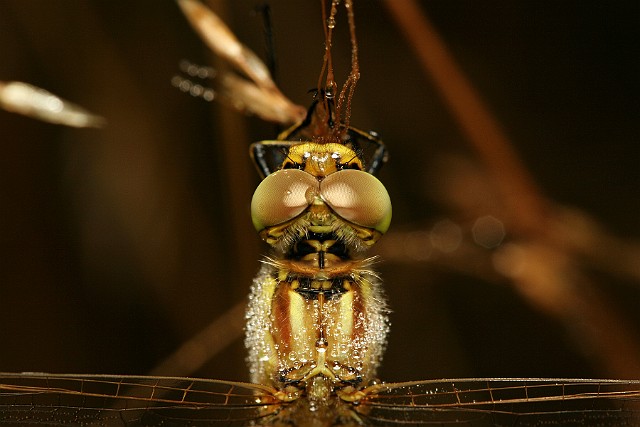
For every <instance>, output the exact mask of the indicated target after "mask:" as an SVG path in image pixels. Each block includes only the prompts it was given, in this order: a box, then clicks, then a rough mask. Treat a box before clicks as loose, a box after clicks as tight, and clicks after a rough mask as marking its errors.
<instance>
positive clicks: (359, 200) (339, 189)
mask: <svg viewBox="0 0 640 427" xmlns="http://www.w3.org/2000/svg"><path fill="white" fill-rule="evenodd" d="M320 195H321V197H322V200H324V201H325V203H326V204H327V205H329V206H330V207H331V209H333V211H334V212H335V213H337V214H338V215H340V217H342V218H344V219H346V220H347V221H350V222H353V223H354V224H357V225H361V226H363V227H367V228H373V229H375V230H378V231H379V232H381V233H384V232H386V231H387V229H388V228H389V224H390V223H391V199H390V198H389V193H387V189H386V188H384V185H382V183H381V182H380V181H378V179H377V178H376V177H375V176H373V175H371V174H369V173H367V172H364V171H360V170H353V169H345V170H341V171H338V172H334V173H332V174H331V175H328V176H327V177H326V178H325V179H324V180H322V182H321V183H320Z"/></svg>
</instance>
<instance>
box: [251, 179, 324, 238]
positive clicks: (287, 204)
mask: <svg viewBox="0 0 640 427" xmlns="http://www.w3.org/2000/svg"><path fill="white" fill-rule="evenodd" d="M317 188H318V180H317V179H316V178H315V177H314V176H313V175H311V174H309V173H307V172H304V171H301V170H298V169H283V170H279V171H276V172H274V173H272V174H270V175H268V176H267V177H266V178H265V179H263V180H262V182H261V183H260V185H258V188H256V191H255V192H254V193H253V198H252V199H251V220H252V221H253V226H254V227H255V228H256V230H258V231H261V230H263V229H265V228H267V227H271V226H273V225H277V224H281V223H283V222H286V221H289V220H291V219H293V218H295V217H297V216H298V215H300V214H301V213H302V212H304V210H305V209H306V208H307V207H308V206H309V205H310V204H311V202H313V197H314V196H315V194H316V193H317Z"/></svg>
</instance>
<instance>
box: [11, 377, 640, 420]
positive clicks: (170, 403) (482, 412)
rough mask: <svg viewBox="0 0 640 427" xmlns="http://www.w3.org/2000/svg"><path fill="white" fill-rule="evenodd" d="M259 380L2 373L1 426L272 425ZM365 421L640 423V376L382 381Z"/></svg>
mask: <svg viewBox="0 0 640 427" xmlns="http://www.w3.org/2000/svg"><path fill="white" fill-rule="evenodd" d="M274 391H275V390H273V389H271V388H269V387H264V386H259V385H255V384H245V383H238V382H229V381H219V380H203V379H190V378H171V377H131V376H108V375H52V374H0V425H49V426H60V425H65V424H82V425H94V424H97V425H107V426H119V425H187V424H189V425H237V426H243V425H254V426H255V425H269V423H270V422H271V421H273V420H274V419H277V417H275V418H274V417H272V415H274V414H277V413H278V412H279V411H280V410H281V409H282V407H283V406H285V405H286V404H284V403H282V402H280V401H279V400H278V399H276V398H275V397H274V396H273V392H274ZM366 393H367V394H366V396H365V397H364V398H363V399H362V400H361V401H360V402H359V403H358V404H354V405H353V406H352V410H353V411H354V413H355V414H356V415H355V416H354V422H355V420H358V419H359V420H360V421H362V423H364V424H365V425H383V426H384V425H389V426H394V425H456V426H457V425H465V426H484V425H508V426H512V425H518V426H529V425H545V426H548V425H553V426H560V425H563V426H564V425H587V426H589V425H592V426H595V425H598V426H621V425H638V423H639V422H640V381H624V380H566V379H462V380H434V381H419V382H410V383H390V384H380V385H375V386H372V387H369V388H368V389H366Z"/></svg>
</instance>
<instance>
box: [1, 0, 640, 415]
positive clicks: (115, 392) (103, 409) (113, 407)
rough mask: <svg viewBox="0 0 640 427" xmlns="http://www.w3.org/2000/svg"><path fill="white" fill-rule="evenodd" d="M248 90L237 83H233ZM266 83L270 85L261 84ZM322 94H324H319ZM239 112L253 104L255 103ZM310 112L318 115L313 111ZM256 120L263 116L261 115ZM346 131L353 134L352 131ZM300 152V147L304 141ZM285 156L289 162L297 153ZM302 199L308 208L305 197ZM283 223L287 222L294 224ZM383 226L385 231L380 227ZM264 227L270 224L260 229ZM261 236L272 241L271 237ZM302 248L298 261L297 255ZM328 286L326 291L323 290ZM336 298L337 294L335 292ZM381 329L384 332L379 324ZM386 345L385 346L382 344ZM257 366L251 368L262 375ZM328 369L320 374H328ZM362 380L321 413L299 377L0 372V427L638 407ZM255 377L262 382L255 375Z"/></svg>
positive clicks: (494, 389)
mask: <svg viewBox="0 0 640 427" xmlns="http://www.w3.org/2000/svg"><path fill="white" fill-rule="evenodd" d="M187 3H190V4H191V5H193V4H194V3H192V2H187ZM198 10H200V9H198ZM200 13H201V12H200ZM253 82H254V83H256V85H255V86H256V87H257V88H258V89H262V87H261V85H260V84H258V82H263V80H260V77H254V79H253ZM244 83H245V82H242V83H237V85H238V86H239V85H242V84H244ZM266 86H267V87H268V86H269V85H268V84H266ZM233 87H235V86H233ZM254 89H255V87H254ZM318 92H319V93H321V91H318ZM273 94H275V95H273ZM262 95H270V96H271V95H272V96H275V97H278V96H279V95H277V92H275V91H272V90H271V89H269V90H265V91H264V93H262ZM325 97H326V94H325ZM247 99H250V98H247ZM245 105H247V106H249V107H250V106H253V104H251V103H246V104H245ZM289 107H291V106H290V105H287V107H286V108H289ZM319 107H322V103H321V102H320V103H319V104H316V106H315V107H314V108H319ZM266 108H267V112H269V111H268V110H269V109H270V108H271V107H269V105H267V107H266ZM286 108H285V109H286ZM311 111H312V112H315V110H311ZM321 112H322V111H321ZM256 113H258V114H259V112H256ZM324 113H326V110H325V111H324ZM298 115H299V109H297V108H295V106H293V107H292V108H291V112H285V113H284V117H285V118H286V120H290V119H291V118H299V117H298ZM284 121H285V120H283V122H284ZM334 126H335V127H336V128H340V126H339V122H336V124H335V125H334ZM344 129H347V130H346V131H345V133H343V134H342V135H341V138H345V140H346V139H350V140H352V141H354V142H355V141H356V140H364V141H366V142H371V143H373V144H374V145H377V144H378V141H377V139H376V138H374V137H372V135H368V134H366V133H358V132H356V131H355V130H350V129H349V126H345V127H344ZM304 131H305V128H304V127H303V128H300V127H299V126H295V127H294V128H292V129H290V130H289V131H288V132H286V134H285V136H283V137H282V140H280V141H274V142H273V143H269V144H265V143H259V145H257V146H254V156H255V158H256V159H257V160H258V163H259V165H260V164H261V165H262V166H263V167H262V168H261V170H262V171H263V173H264V174H265V175H267V172H271V169H270V168H271V167H272V165H271V164H270V163H269V162H268V161H267V159H268V157H269V156H270V155H271V156H274V155H276V154H277V153H280V154H282V153H283V151H282V150H283V147H282V145H290V144H288V143H285V142H284V140H287V139H291V138H294V139H295V136H296V135H299V134H300V133H301V132H304ZM349 132H353V133H351V134H349ZM345 136H346V137H345ZM305 137H308V136H305ZM302 145H303V146H304V144H302ZM297 146H299V145H297ZM378 146H379V145H378ZM272 148H276V150H275V151H274V152H272V153H265V152H264V151H265V150H268V149H272ZM291 148H292V147H291V146H289V147H285V148H284V149H288V150H289V151H288V152H287V151H284V152H285V153H287V154H289V153H291ZM341 150H342V149H338V150H336V151H338V153H344V152H346V151H341ZM294 151H295V150H294ZM305 153H306V152H305V151H304V150H303V151H302V155H301V157H304V155H305ZM289 157H293V155H290V156H289ZM286 158H287V156H286V155H284V156H283V159H286ZM376 158H377V159H382V158H383V156H382V155H381V154H378V155H377V157H376V156H374V157H373V159H374V161H373V162H371V164H375V159H376ZM278 163H281V162H278V161H274V164H278ZM291 164H292V165H293V166H294V167H293V168H291V169H292V170H294V171H295V170H299V169H298V168H299V167H300V165H301V161H299V160H298V161H296V160H295V159H294V160H293V161H292V162H291ZM350 165H352V163H346V167H345V168H344V169H346V171H348V170H354V169H355V170H358V168H357V167H356V168H353V169H351V167H349V166H350ZM360 168H362V166H360ZM374 169H375V168H374ZM284 170H285V171H286V170H287V169H284ZM298 175H299V174H298ZM279 176H281V175H279ZM305 176H306V175H305ZM313 176H314V177H316V176H315V175H313ZM327 176H330V175H329V174H328V175H327ZM295 179H296V180H298V181H303V182H304V179H305V178H300V179H298V176H297V175H296V176H295ZM370 183H371V186H372V187H377V186H378V184H377V183H376V182H375V181H371V182H370ZM314 185H315V183H314ZM309 187H313V186H311V185H307V186H306V187H305V191H304V192H303V193H304V194H305V195H306V194H307V190H308V189H309ZM303 199H304V201H305V203H306V202H307V199H306V198H303ZM295 209H298V210H299V209H303V210H304V209H307V205H303V206H302V208H301V206H300V205H297V206H295ZM336 211H338V208H336ZM297 214H298V215H299V214H300V213H299V212H298V213H297ZM286 215H291V213H289V212H286ZM345 216H346V214H345ZM277 218H278V219H281V218H282V217H281V216H278V217H277ZM285 218H287V219H291V218H290V217H285ZM296 218H297V216H296ZM380 218H382V219H380ZM271 219H272V218H271V217H270V216H268V215H264V214H263V213H262V214H261V213H260V212H258V218H257V219H256V220H255V221H254V222H256V223H257V224H258V226H260V227H261V226H264V225H265V224H268V225H274V224H270V223H268V221H270V220H271ZM385 220H386V216H385V215H384V214H381V215H377V216H376V221H374V224H373V225H374V226H373V227H370V228H373V229H374V230H376V229H377V228H381V229H385V227H386V225H384V221H385ZM356 221H360V222H365V223H366V224H367V225H371V222H367V221H363V220H361V219H358V218H356ZM381 222H382V224H383V225H379V223H381ZM278 224H280V223H279V222H277V221H276V224H275V225H278ZM322 225H323V224H320V225H318V226H322ZM257 228H259V227H257ZM269 228H270V227H266V229H269ZM378 231H380V230H378ZM266 237H267V239H268V238H270V236H269V235H268V233H267V236H266ZM305 237H306V234H305ZM336 240H339V239H336ZM306 243H307V244H308V245H309V246H311V247H312V248H313V247H314V246H318V244H317V243H315V242H309V241H306ZM334 245H335V243H333V242H332V243H331V244H330V245H325V246H327V251H326V252H327V253H331V254H332V255H336V254H338V255H342V254H343V252H341V251H338V248H337V247H334ZM320 246H322V245H320ZM331 248H333V252H332V251H331V250H330V249H331ZM314 249H315V248H314ZM307 250H308V249H307ZM301 251H302V248H301ZM301 251H300V252H297V253H296V255H301V254H302V252H301ZM308 251H309V253H306V254H305V256H307V255H311V258H312V260H313V262H314V263H315V264H316V265H317V264H318V263H319V262H320V261H318V258H321V257H324V256H325V255H318V254H319V253H321V251H317V250H315V251H314V250H308ZM283 252H284V251H283ZM338 258H340V256H338ZM327 264H329V262H327ZM330 289H331V288H330V287H329V289H328V290H330ZM306 290H307V291H308V293H309V294H313V293H316V294H317V295H318V297H317V298H318V299H323V298H325V296H324V295H325V294H328V293H329V292H328V290H327V289H325V287H324V286H323V285H322V284H309V285H308V289H306ZM340 292H343V291H342V290H340ZM340 292H338V293H340ZM320 295H322V296H320ZM315 301H317V300H315ZM381 323H382V325H384V320H383V319H382V320H381ZM382 328H384V326H383V327H382ZM322 335H324V334H322ZM320 338H324V337H323V336H321V337H320ZM318 341H320V343H319V344H318V345H316V344H315V343H314V346H315V348H316V353H319V351H318V350H319V349H322V348H324V346H326V345H328V341H329V340H326V341H327V342H326V343H324V342H322V340H318ZM382 341H384V340H383V339H381V342H382ZM262 357H263V355H262V354H257V355H256V358H257V359H258V360H259V359H261V358H262ZM297 357H298V356H296V358H297ZM374 359H375V357H374ZM298 361H299V360H298ZM260 369H261V368H257V370H258V371H260ZM290 372H291V371H290V370H289V369H286V372H278V377H281V376H282V375H280V374H282V373H284V374H285V376H286V374H289V373H290ZM325 372H326V371H323V372H322V373H320V374H318V375H329V374H325ZM358 374H359V371H358V369H355V368H352V369H346V374H343V375H341V376H340V377H339V379H340V387H343V386H350V387H353V388H354V389H356V391H357V392H358V393H359V394H357V398H352V399H350V400H352V402H350V401H348V400H347V399H342V398H341V397H339V396H337V395H334V392H335V390H331V391H330V392H329V393H328V396H327V397H326V399H327V401H328V402H330V405H326V407H324V408H320V407H318V406H317V404H315V405H314V404H313V403H310V402H309V400H308V399H306V398H305V397H304V396H301V397H299V398H296V397H297V396H298V395H304V393H305V392H307V390H306V389H303V390H301V389H300V388H299V384H300V383H301V382H304V381H307V380H308V379H306V378H304V376H303V379H302V380H300V379H298V378H295V377H294V378H286V379H285V382H286V383H287V386H288V387H292V389H289V390H287V393H289V394H290V395H288V396H285V397H284V398H283V396H282V392H283V389H282V387H279V386H280V384H278V383H277V379H276V381H273V380H271V381H272V382H275V384H263V385H258V384H242V383H236V382H226V381H219V380H201V379H188V378H168V377H126V376H74V375H48V374H3V375H2V377H0V378H1V381H0V382H1V385H0V396H1V399H2V400H1V405H2V412H0V413H1V414H2V420H1V421H0V422H2V423H5V424H9V425H12V424H22V425H25V424H26V425H30V424H40V425H60V424H65V423H66V424H87V425H90V424H98V425H122V424H125V425H126V424H133V425H136V424H139V425H154V424H162V425H171V424H173V425H185V424H191V425H210V424H216V423H218V424H222V425H263V424H269V425H278V423H279V424H281V425H282V424H288V425H291V424H293V423H295V424H300V425H302V424H304V423H305V422H308V423H309V424H310V425H316V424H317V423H316V424H312V421H310V419H311V418H310V417H312V414H313V413H321V414H320V416H318V417H315V418H317V419H318V420H319V421H318V423H323V422H324V423H325V424H336V423H338V422H340V423H342V424H354V425H357V424H360V423H361V424H372V425H396V424H397V425H403V424H414V425H423V424H432V425H447V424H460V425H514V424H517V425H531V424H543V423H546V424H556V425H569V424H579V423H580V424H584V425H589V424H591V425H603V424H604V425H606V424H609V425H622V424H624V423H627V424H629V425H632V424H633V423H635V422H637V421H638V412H637V410H638V408H637V406H638V399H639V391H638V390H639V388H640V384H639V383H638V382H637V381H608V380H563V379H540V380H537V379H508V380H500V379H464V380H436V381H419V382H411V383H389V384H384V383H381V384H375V383H372V384H362V385H360V384H359V383H358V381H362V380H357V376H358ZM350 376H352V377H353V378H351V377H350ZM257 377H258V378H259V376H257ZM316 377H318V376H316ZM310 378H311V377H310ZM345 380H346V381H345ZM363 382H364V381H363ZM336 388H337V387H336ZM316 400H317V399H316ZM326 411H331V413H329V414H322V412H326ZM336 414H337V415H336ZM328 420H330V421H328ZM325 421H326V422H325Z"/></svg>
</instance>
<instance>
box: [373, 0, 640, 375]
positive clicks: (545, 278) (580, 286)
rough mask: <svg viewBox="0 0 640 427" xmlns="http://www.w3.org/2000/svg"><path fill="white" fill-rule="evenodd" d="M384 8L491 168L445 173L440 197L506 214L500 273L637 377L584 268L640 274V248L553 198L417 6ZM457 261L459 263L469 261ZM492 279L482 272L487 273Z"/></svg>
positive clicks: (638, 361) (463, 209)
mask: <svg viewBox="0 0 640 427" xmlns="http://www.w3.org/2000/svg"><path fill="white" fill-rule="evenodd" d="M385 4H386V6H387V8H388V9H389V11H390V12H391V15H392V16H393V18H394V19H395V21H396V24H397V25H398V27H399V28H400V30H401V31H402V32H403V33H404V35H405V37H406V38H407V40H408V42H409V44H410V45H411V46H412V47H413V49H414V51H415V52H416V55H417V56H418V58H419V60H420V63H421V65H422V67H423V70H424V72H425V75H426V76H427V77H428V78H430V79H432V81H433V82H434V85H435V86H436V88H437V90H438V91H439V92H440V93H441V95H442V96H443V98H444V100H445V102H446V104H447V106H448V108H449V109H450V111H451V113H452V115H453V116H454V117H455V119H456V120H457V121H458V124H459V126H460V127H461V128H462V130H463V131H464V133H465V134H466V135H467V138H468V141H469V143H470V144H471V146H472V148H473V149H474V151H475V152H476V154H477V155H478V156H479V158H480V159H481V161H482V163H483V165H484V167H485V171H475V172H471V173H469V171H465V172H466V173H462V174H456V173H455V171H446V174H445V175H446V176H444V177H441V179H440V180H439V181H440V182H442V181H444V182H448V184H447V188H446V189H440V193H441V196H442V198H443V201H444V202H445V203H447V204H449V205H450V207H451V208H452V209H453V210H454V211H456V212H459V213H462V215H463V216H465V217H468V216H469V215H476V216H480V215H486V212H485V211H483V210H482V208H483V207H484V208H487V207H488V208H489V209H490V210H491V211H493V213H495V214H497V215H498V216H499V217H500V218H502V220H504V222H505V225H506V229H507V230H508V235H509V237H510V241H511V243H510V244H509V245H504V246H502V247H500V248H498V249H497V250H496V251H495V252H494V257H493V264H494V267H495V270H496V271H497V272H498V273H500V274H502V275H503V276H504V277H505V278H508V279H510V281H511V283H512V284H513V285H514V286H515V287H516V289H517V290H518V291H519V292H520V294H521V295H522V296H523V297H524V298H526V299H527V300H528V301H529V302H530V303H531V304H532V305H534V306H536V307H537V308H538V309H539V310H542V311H545V312H547V313H549V314H551V315H553V316H554V317H555V318H556V319H558V320H559V321H560V322H562V323H563V324H564V325H565V328H566V330H567V331H569V332H570V333H571V334H572V335H573V337H574V339H575V341H576V342H578V343H581V344H582V346H584V347H585V348H584V349H583V351H584V352H585V353H586V354H588V355H589V354H593V353H595V354H597V355H598V356H597V357H596V359H598V360H599V361H600V362H601V363H602V364H603V365H604V366H605V367H606V369H607V370H608V371H609V372H610V373H611V375H613V376H616V377H622V378H633V377H637V376H638V375H640V347H639V346H638V345H637V344H636V342H635V341H634V339H633V334H632V333H631V331H630V329H629V327H628V326H627V324H626V322H625V321H624V319H623V318H622V317H621V316H620V315H619V314H618V313H617V310H616V309H615V308H614V307H613V306H612V305H611V304H610V303H609V302H608V301H607V300H606V299H605V298H604V296H603V295H599V294H597V291H596V290H595V289H594V286H592V284H591V281H590V280H589V279H588V278H587V273H586V272H585V271H587V270H588V268H589V267H590V266H592V265H595V266H597V267H599V268H600V269H602V270H604V271H605V272H607V273H610V274H614V275H620V276H626V277H629V278H632V279H634V280H638V279H640V267H639V266H640V249H639V245H637V244H635V243H626V242H623V241H621V240H620V239H617V238H615V237H613V236H610V235H609V234H608V233H606V232H605V231H604V230H603V228H602V227H600V226H599V225H598V224H597V223H596V221H594V220H593V219H591V218H589V216H588V215H587V214H586V213H584V212H581V211H578V210H570V209H567V208H564V207H561V206H556V205H554V204H553V203H552V202H551V201H549V200H548V199H547V198H546V197H545V196H544V195H543V194H542V192H541V191H540V190H539V188H538V187H537V185H536V184H535V182H534V180H533V178H532V177H531V175H530V174H529V172H528V171H527V170H526V169H525V167H524V165H523V163H522V162H521V161H520V159H519V158H518V155H517V154H516V152H515V150H514V149H513V148H512V145H511V143H510V141H509V140H508V138H507V137H506V136H505V134H504V132H503V130H502V128H501V126H500V125H499V124H498V122H497V120H496V119H495V118H494V117H493V116H492V115H491V113H490V112H489V110H488V109H487V107H486V106H485V105H484V103H483V102H482V100H481V99H480V96H479V95H478V94H477V92H476V91H475V90H474V88H473V87H472V85H471V84H470V83H469V81H468V79H467V78H466V77H465V76H464V74H463V72H462V70H461V69H460V68H459V67H458V66H457V64H456V63H455V61H454V59H453V57H452V55H451V54H450V53H449V51H448V49H447V47H446V45H445V43H444V42H443V41H442V39H441V37H440V36H439V35H438V33H437V32H436V30H435V29H434V28H433V26H432V25H431V23H430V22H429V20H428V19H427V17H426V16H425V14H424V12H423V11H422V10H421V9H420V8H419V7H418V5H417V4H416V2H415V1H414V0H387V1H386V2H385ZM485 174H486V175H487V176H483V175H485ZM478 182H481V183H482V182H485V186H484V188H483V189H484V190H485V192H486V195H487V197H484V196H483V195H480V194H478V193H477V192H473V191H471V192H470V191H466V190H467V189H469V188H477V186H478V184H477V183H478ZM492 190H493V191H494V192H497V193H498V195H499V197H498V198H497V199H496V202H497V203H495V206H487V202H486V200H485V199H487V198H489V199H490V198H491V195H490V193H491V191H492ZM456 259H457V260H458V261H457V264H458V265H459V266H460V267H461V268H462V265H465V264H466V263H468V262H470V260H469V259H464V260H461V259H460V258H456ZM450 264H451V263H450ZM453 264H454V265H455V264H456V263H455V262H454V263H453ZM466 270H468V268H467V269H466ZM489 276H490V275H489V274H488V273H487V272H486V271H483V272H482V277H489Z"/></svg>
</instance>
